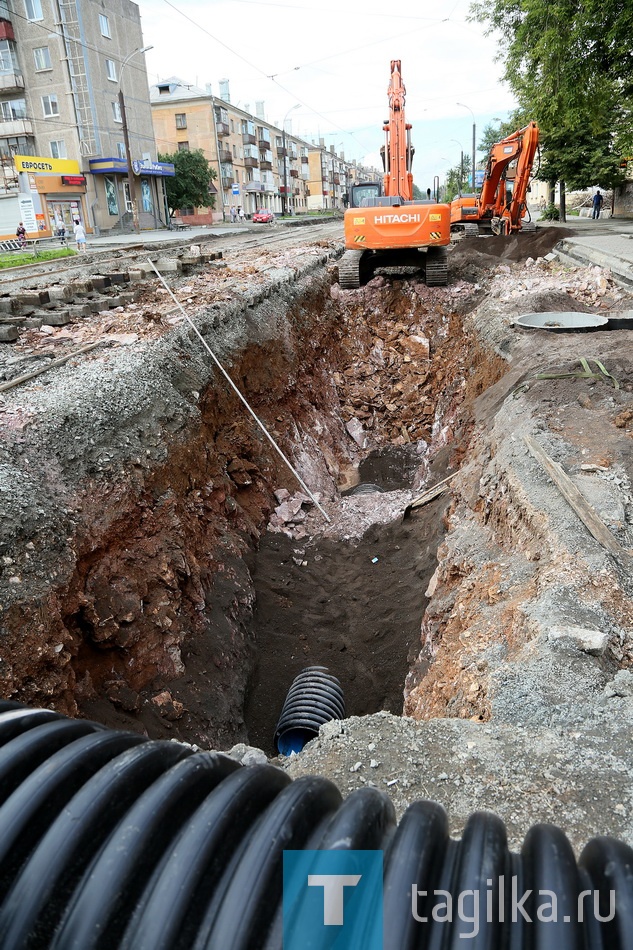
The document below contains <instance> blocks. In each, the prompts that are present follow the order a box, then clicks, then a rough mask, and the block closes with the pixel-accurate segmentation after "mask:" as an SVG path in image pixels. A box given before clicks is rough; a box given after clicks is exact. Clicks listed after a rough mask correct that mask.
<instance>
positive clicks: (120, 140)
mask: <svg viewBox="0 0 633 950" xmlns="http://www.w3.org/2000/svg"><path fill="white" fill-rule="evenodd" d="M142 47H143V35H142V31H141V22H140V13H139V7H138V5H137V4H136V3H133V2H131V0H108V2H107V3H106V2H105V0H0V168H1V174H0V234H3V235H6V236H8V235H14V234H15V228H16V225H17V223H18V222H19V221H20V220H22V219H25V220H24V223H25V226H26V228H27V231H28V232H29V234H31V235H32V236H35V235H33V232H34V231H35V232H36V233H37V234H39V235H41V236H47V235H51V234H54V233H55V232H56V230H57V229H58V228H59V227H60V226H61V225H62V224H63V225H65V227H66V228H67V229H69V228H71V227H72V222H73V220H75V219H77V218H79V219H80V220H81V221H82V223H83V224H84V226H85V227H86V230H87V231H89V232H90V231H109V230H111V229H113V228H121V229H125V228H127V227H129V226H130V225H131V219H132V214H131V212H132V207H131V202H130V191H129V175H131V174H134V175H135V181H136V184H137V187H136V193H137V195H138V212H139V223H140V226H141V227H142V228H143V227H145V228H149V227H151V228H154V227H160V226H161V225H164V224H165V194H164V183H163V178H164V177H166V176H169V175H173V173H174V170H173V166H169V167H168V166H161V165H160V163H158V162H157V153H156V144H155V141H154V130H153V126H152V116H151V108H150V104H149V90H148V82H147V73H146V70H145V64H144V58H143V55H142V54H141V53H140V52H139V51H140V50H141V49H142ZM120 89H122V90H123V93H124V108H125V112H126V116H127V126H128V132H129V142H130V154H131V159H132V166H133V167H132V169H129V168H128V165H127V161H126V148H125V140H124V134H123V118H124V116H123V115H122V113H121V107H120V101H119V90H120ZM27 218H28V219H29V220H26V219H27Z"/></svg>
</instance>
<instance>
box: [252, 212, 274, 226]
mask: <svg viewBox="0 0 633 950" xmlns="http://www.w3.org/2000/svg"><path fill="white" fill-rule="evenodd" d="M252 220H253V223H254V224H270V223H271V221H274V220H275V215H274V214H273V213H272V211H269V210H268V208H260V209H259V211H256V212H255V213H254V214H253V218H252Z"/></svg>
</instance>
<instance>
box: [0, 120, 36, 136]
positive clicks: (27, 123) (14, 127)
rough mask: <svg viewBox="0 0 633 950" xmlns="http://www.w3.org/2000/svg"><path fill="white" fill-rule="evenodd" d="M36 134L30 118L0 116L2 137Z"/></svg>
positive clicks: (0, 133)
mask: <svg viewBox="0 0 633 950" xmlns="http://www.w3.org/2000/svg"><path fill="white" fill-rule="evenodd" d="M34 134H35V133H34V132H33V124H32V122H31V120H30V119H3V118H2V116H0V138H4V137H5V136H6V137H12V136H14V135H34Z"/></svg>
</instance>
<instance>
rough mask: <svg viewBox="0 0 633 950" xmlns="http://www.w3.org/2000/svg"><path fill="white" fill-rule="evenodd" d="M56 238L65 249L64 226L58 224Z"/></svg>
mask: <svg viewBox="0 0 633 950" xmlns="http://www.w3.org/2000/svg"><path fill="white" fill-rule="evenodd" d="M57 237H58V238H59V243H60V244H62V245H63V246H64V247H66V225H65V224H60V226H59V227H58V228H57Z"/></svg>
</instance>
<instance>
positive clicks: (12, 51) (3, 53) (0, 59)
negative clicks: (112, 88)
mask: <svg viewBox="0 0 633 950" xmlns="http://www.w3.org/2000/svg"><path fill="white" fill-rule="evenodd" d="M33 59H34V60H35V69H36V71H37V72H42V71H43V70H47V69H52V68H53V64H52V61H51V51H50V49H49V48H48V46H38V47H37V48H36V49H34V50H33ZM105 68H106V76H107V77H108V79H111V80H112V82H118V79H117V74H116V63H115V62H114V60H112V59H106V61H105ZM17 71H18V58H17V53H16V48H15V43H14V42H13V41H12V40H0V74H2V73H9V72H17ZM183 128H186V126H183Z"/></svg>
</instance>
